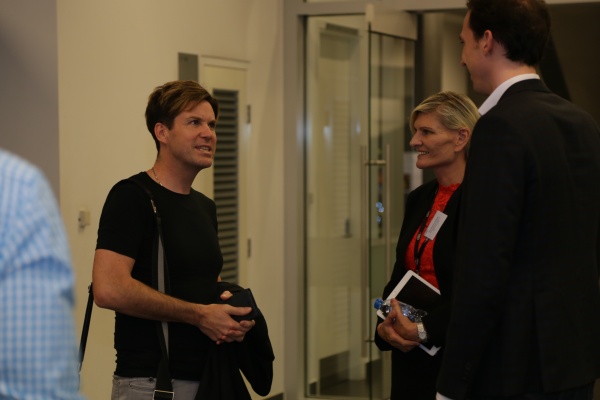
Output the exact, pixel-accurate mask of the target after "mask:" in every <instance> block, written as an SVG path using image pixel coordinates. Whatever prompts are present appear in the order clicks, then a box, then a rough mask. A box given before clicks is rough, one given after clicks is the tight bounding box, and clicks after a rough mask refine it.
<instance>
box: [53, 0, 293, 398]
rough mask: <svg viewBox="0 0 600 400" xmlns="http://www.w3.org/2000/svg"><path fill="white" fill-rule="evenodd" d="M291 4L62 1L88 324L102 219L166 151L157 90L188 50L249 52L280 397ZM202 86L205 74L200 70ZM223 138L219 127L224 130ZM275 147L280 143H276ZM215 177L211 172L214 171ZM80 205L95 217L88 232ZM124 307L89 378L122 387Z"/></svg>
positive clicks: (100, 322) (94, 333) (255, 228)
mask: <svg viewBox="0 0 600 400" xmlns="http://www.w3.org/2000/svg"><path fill="white" fill-rule="evenodd" d="M280 3H281V1H280V0H228V1H226V2H225V1H209V0H203V1H198V0H173V1H168V2H167V1H160V0H128V1H126V2H123V1H119V0H106V1H101V2H98V1H90V0H84V1H82V0H58V1H57V15H58V65H59V68H58V77H59V105H60V107H59V116H60V119H59V122H60V137H59V139H60V178H61V187H60V194H61V208H62V212H63V215H64V219H65V223H66V226H67V232H68V234H69V238H70V242H71V246H72V252H73V260H74V264H75V270H76V274H77V282H78V283H77V300H78V302H77V304H78V305H77V310H76V317H77V326H81V324H82V321H83V315H84V309H85V299H86V297H87V285H88V282H89V281H90V279H91V268H92V262H93V254H94V248H95V243H96V233H97V228H98V219H99V217H100V213H101V210H102V205H103V203H104V200H105V197H106V194H107V193H108V190H109V189H110V187H111V186H112V185H113V184H114V183H115V182H116V181H117V180H119V179H121V178H124V177H127V176H130V175H132V174H134V173H137V172H139V171H143V170H145V169H148V168H149V167H150V166H151V165H152V162H153V161H154V158H155V155H156V150H155V148H154V142H153V140H152V139H151V137H150V134H149V133H148V132H147V131H146V128H145V122H144V110H145V105H146V100H147V96H148V95H149V94H150V92H151V91H152V89H153V88H154V87H155V86H157V85H160V84H162V83H164V82H166V81H169V80H174V79H177V54H178V52H185V53H193V54H198V55H199V56H200V58H201V57H202V56H203V55H210V56H215V57H223V58H230V59H236V60H246V61H248V62H249V71H248V82H249V84H248V86H249V87H248V95H249V96H248V100H249V102H250V104H252V109H253V113H252V114H253V115H252V117H253V120H252V137H251V139H250V141H249V153H248V160H249V161H248V165H242V166H240V168H243V169H244V170H245V171H248V175H249V176H250V177H251V182H249V187H250V188H260V190H252V189H251V190H250V193H249V201H248V204H247V205H246V207H247V210H248V218H249V220H248V224H247V225H248V227H249V229H248V230H249V232H248V235H249V237H251V238H252V239H253V240H252V241H253V245H252V248H253V252H252V259H251V260H248V270H249V271H248V272H247V274H246V275H247V276H248V286H250V287H251V288H252V289H253V293H254V294H255V296H256V298H257V302H258V304H259V306H260V307H261V310H262V311H263V313H264V314H265V316H266V318H267V322H268V324H269V330H270V336H271V341H272V343H273V346H274V350H275V355H276V361H275V377H274V382H273V389H272V392H271V394H277V393H280V392H282V391H283V377H282V372H281V371H282V370H283V357H282V353H283V350H282V349H283V345H284V344H283V339H282V338H283V335H282V334H281V330H282V326H283V320H282V319H283V316H282V307H281V305H280V304H281V302H282V301H277V299H279V300H281V299H283V293H282V287H283V236H284V235H283V208H282V207H283V206H282V191H283V186H282V185H283V177H282V172H281V171H282V167H281V165H282V141H283V139H282V124H283V123H282V115H283V113H282V110H281V107H282V106H281V104H282V94H281V92H282V89H281V86H282V43H281V40H280V37H281V36H282V35H281V24H282V22H281V21H282V17H281V5H280ZM200 82H201V83H202V77H200ZM217 134H218V129H217ZM267 149H268V150H267ZM203 173H209V171H203V172H202V173H201V174H200V175H202V174H203ZM80 208H85V209H87V210H89V211H90V215H91V225H90V226H88V227H86V228H84V229H83V230H79V228H78V226H77V214H78V211H79V209H80ZM113 322H114V318H113V313H112V312H109V311H106V310H100V309H98V308H97V307H96V308H95V309H94V317H93V318H92V324H91V330H90V338H89V342H88V346H87V352H86V359H85V363H84V371H83V375H82V386H83V391H84V393H85V394H86V395H87V396H88V398H90V399H106V398H108V396H109V395H110V387H111V379H110V377H111V374H112V372H113V371H114V361H115V357H114V350H113V349H112V340H113Z"/></svg>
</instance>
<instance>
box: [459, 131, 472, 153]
mask: <svg viewBox="0 0 600 400" xmlns="http://www.w3.org/2000/svg"><path fill="white" fill-rule="evenodd" d="M469 139H471V131H470V130H468V129H467V128H461V129H459V130H458V137H457V139H456V152H457V153H458V152H460V151H462V150H463V149H464V148H465V146H466V145H467V143H469Z"/></svg>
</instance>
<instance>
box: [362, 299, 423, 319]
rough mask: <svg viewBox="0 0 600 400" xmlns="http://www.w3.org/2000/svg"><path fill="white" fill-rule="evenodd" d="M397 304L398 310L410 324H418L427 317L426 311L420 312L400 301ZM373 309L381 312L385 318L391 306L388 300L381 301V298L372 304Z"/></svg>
mask: <svg viewBox="0 0 600 400" xmlns="http://www.w3.org/2000/svg"><path fill="white" fill-rule="evenodd" d="M399 303H400V309H401V310H402V314H404V316H405V317H406V318H408V319H410V320H411V321H412V322H420V321H421V319H422V318H423V317H424V316H426V315H427V311H425V310H420V309H418V308H415V307H413V306H411V305H410V304H406V303H403V302H401V301H400V302H399ZM373 307H375V309H377V310H381V312H382V313H383V315H384V316H385V317H387V316H388V314H389V313H390V312H391V311H392V305H391V302H390V299H388V300H383V299H381V298H377V299H375V303H374V304H373Z"/></svg>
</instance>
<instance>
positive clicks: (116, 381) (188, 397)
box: [111, 375, 200, 400]
mask: <svg viewBox="0 0 600 400" xmlns="http://www.w3.org/2000/svg"><path fill="white" fill-rule="evenodd" d="M171 382H172V383H173V392H175V399H177V400H194V399H195V398H196V392H198V385H199V384H200V382H198V381H183V380H179V379H173V380H172V381H171ZM155 387H156V379H154V378H123V377H120V376H116V375H115V376H113V386H112V395H111V400H152V395H153V393H154V388H155Z"/></svg>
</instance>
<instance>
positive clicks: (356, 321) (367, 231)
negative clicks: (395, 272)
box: [305, 15, 414, 399]
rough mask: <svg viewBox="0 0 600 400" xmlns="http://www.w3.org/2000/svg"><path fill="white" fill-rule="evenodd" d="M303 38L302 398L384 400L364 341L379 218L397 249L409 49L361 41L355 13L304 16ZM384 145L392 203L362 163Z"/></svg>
mask: <svg viewBox="0 0 600 400" xmlns="http://www.w3.org/2000/svg"><path fill="white" fill-rule="evenodd" d="M306 33H307V39H306V43H307V49H306V74H307V76H306V102H307V103H306V127H307V128H306V136H305V140H306V142H305V149H306V164H305V165H306V170H305V176H306V190H305V191H306V201H305V204H306V214H305V215H306V262H307V265H306V369H305V372H306V381H305V388H306V390H305V391H306V395H307V396H308V397H323V398H328V397H331V396H342V397H344V398H357V399H383V398H386V397H387V396H389V374H390V371H389V367H387V369H386V367H385V366H384V365H383V364H382V355H381V354H380V352H379V351H378V350H377V348H376V346H375V345H374V344H373V343H370V342H368V340H367V339H368V338H369V337H372V331H373V329H374V323H375V313H374V312H373V307H372V304H373V301H372V300H373V299H374V298H375V297H378V296H380V295H381V291H382V289H383V285H384V284H385V282H387V280H388V277H387V275H386V266H385V243H384V242H385V238H384V237H383V236H384V232H385V229H387V227H386V225H385V224H386V223H387V222H386V221H388V219H387V215H386V214H390V213H391V214H390V215H391V216H392V218H391V220H390V231H391V235H392V241H394V242H395V240H396V238H397V237H398V233H399V228H400V224H401V220H402V210H403V208H404V205H403V198H404V176H403V164H402V155H403V152H404V139H403V138H404V136H403V135H404V134H405V129H406V126H407V122H406V121H407V117H408V115H409V114H408V113H407V110H410V109H411V108H412V106H413V99H412V91H413V89H412V88H413V82H412V80H413V75H414V72H413V60H414V45H413V43H412V42H409V41H406V40H403V39H399V38H393V37H386V36H383V35H379V34H374V33H369V32H368V28H367V25H366V23H365V20H364V16H362V15H355V16H329V17H311V18H309V19H308V21H307V31H306ZM386 146H390V148H391V154H392V157H391V159H390V160H385V162H386V163H388V166H389V171H390V172H391V175H390V177H391V188H390V189H389V190H390V196H389V198H390V199H391V204H386V198H387V197H386V196H387V193H386V191H387V190H388V189H386V187H385V178H386V177H385V176H384V170H385V168H384V167H382V166H379V165H374V166H370V167H366V166H365V164H364V162H363V161H361V153H362V152H363V149H366V156H367V157H368V158H369V159H370V160H383V159H384V158H385V148H386ZM363 156H364V155H363ZM367 168H368V169H367ZM365 171H366V172H365ZM361 175H364V176H366V177H367V179H366V182H361ZM364 199H366V200H364ZM365 201H366V202H367V203H366V204H365ZM361 221H366V223H362V222H361ZM361 226H362V227H363V228H362V229H361ZM392 251H393V248H392ZM365 255H366V256H365ZM365 264H368V265H365ZM384 376H387V378H386V379H387V380H388V383H387V384H386V383H384V380H385V379H384ZM382 388H385V390H384V389H382ZM386 391H387V392H388V393H385V392H386Z"/></svg>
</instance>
